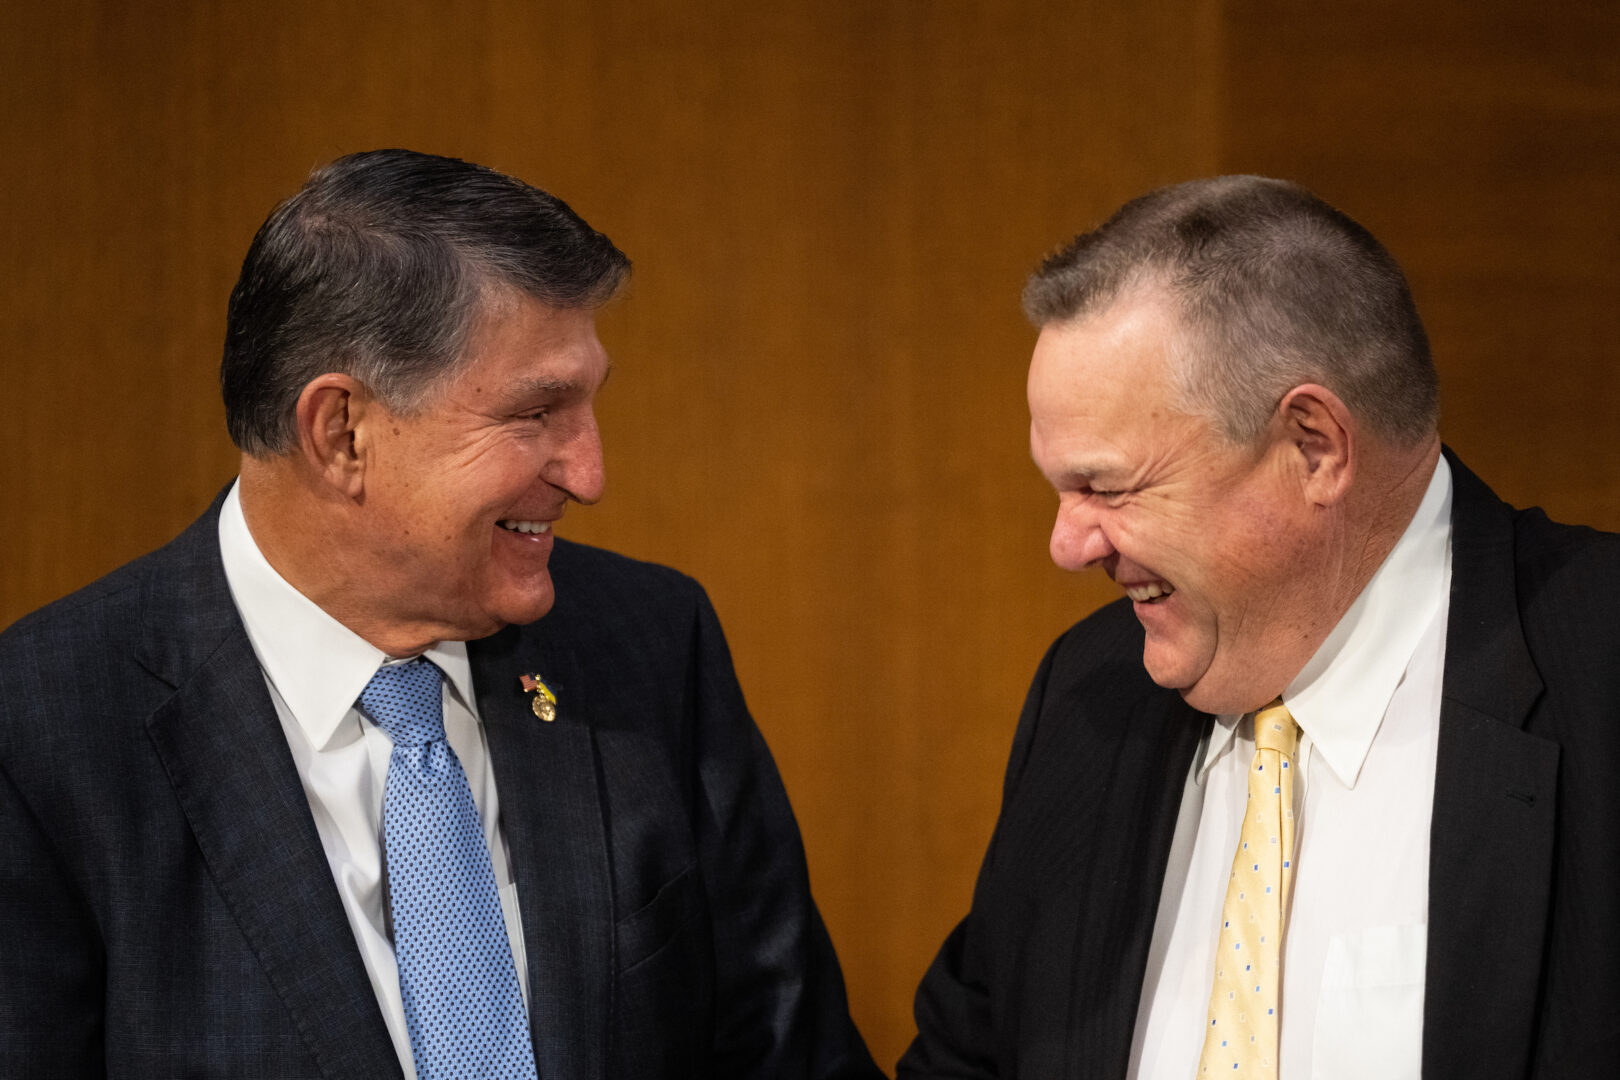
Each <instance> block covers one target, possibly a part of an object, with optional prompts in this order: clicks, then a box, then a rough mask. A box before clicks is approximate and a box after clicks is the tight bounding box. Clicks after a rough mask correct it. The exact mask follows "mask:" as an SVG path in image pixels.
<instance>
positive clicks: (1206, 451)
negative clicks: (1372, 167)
mask: <svg viewBox="0 0 1620 1080" xmlns="http://www.w3.org/2000/svg"><path fill="white" fill-rule="evenodd" d="M1024 300H1025V307H1026V310H1027V311H1028V313H1029V315H1030V317H1031V319H1032V321H1033V322H1034V323H1035V324H1036V325H1037V326H1038V327H1039V329H1040V337H1039V340H1038V341H1037V343H1036V346H1035V351H1034V356H1033V358H1032V360H1031V363H1030V371H1029V385H1028V393H1029V408H1030V446H1031V450H1032V453H1033V456H1034V458H1035V462H1036V464H1037V466H1039V468H1040V469H1041V471H1042V472H1043V473H1044V474H1045V476H1046V477H1047V479H1048V480H1049V481H1050V482H1051V483H1052V485H1053V487H1054V488H1055V489H1056V491H1057V493H1058V512H1057V520H1056V523H1055V524H1054V527H1053V530H1052V539H1051V554H1052V558H1053V560H1054V561H1055V562H1056V563H1057V564H1058V565H1059V566H1062V567H1064V568H1065V569H1070V570H1077V571H1078V570H1082V569H1085V568H1088V567H1092V566H1097V567H1101V568H1102V570H1103V571H1104V572H1105V573H1107V574H1108V576H1109V577H1110V578H1112V579H1113V580H1114V581H1116V582H1117V583H1118V584H1119V585H1121V586H1122V588H1123V589H1124V591H1125V593H1126V599H1123V600H1121V601H1120V602H1119V603H1116V604H1113V605H1110V606H1108V607H1105V608H1104V609H1102V610H1101V611H1099V612H1097V613H1096V614H1094V615H1092V616H1091V617H1090V618H1087V619H1085V620H1083V621H1082V622H1080V623H1078V624H1077V625H1076V626H1074V627H1073V628H1071V629H1070V630H1069V631H1068V632H1067V633H1065V634H1064V635H1063V636H1062V637H1061V638H1059V639H1058V641H1057V642H1056V643H1055V644H1054V645H1053V646H1052V648H1051V650H1050V651H1049V652H1048V653H1047V655H1046V658H1045V659H1044V660H1043V661H1042V663H1041V666H1040V669H1039V671H1038V672H1037V673H1036V676H1035V682H1034V685H1033V686H1032V688H1031V690H1030V694H1029V699H1028V701H1027V703H1026V705H1025V708H1024V712H1023V715H1022V717H1021V718H1020V722H1019V725H1018V731H1017V734H1016V735H1015V737H1014V741H1013V748H1012V755H1011V760H1010V763H1009V765H1008V769H1007V777H1006V784H1005V788H1004V796H1003V802H1002V808H1001V816H1000V819H999V821H998V822H997V825H996V831H995V835H994V837H993V839H992V841H991V845H990V849H989V851H988V853H987V854H986V856H985V860H984V864H983V867H982V869H981V871H980V876H979V881H978V886H977V888H976V890H975V893H974V898H973V904H972V908H971V910H970V912H969V914H968V916H967V917H966V918H965V919H964V920H963V921H962V922H961V924H960V925H959V926H958V927H957V928H956V930H955V931H954V932H953V933H952V934H951V936H950V937H949V938H948V939H947V941H946V942H945V945H944V947H943V948H942V949H941V951H940V953H939V955H938V957H937V959H936V960H935V962H934V965H933V967H932V968H931V969H930V970H929V972H928V974H927V975H926V976H925V978H924V979H923V982H922V985H921V987H920V989H919V990H918V994H917V1000H916V1016H917V1024H918V1035H917V1039H916V1041H915V1042H914V1043H913V1044H912V1046H911V1048H910V1050H909V1051H908V1052H907V1054H906V1055H905V1057H904V1058H903V1059H902V1060H901V1062H900V1076H901V1077H902V1078H921V1077H951V1078H953V1080H962V1078H969V1077H972V1078H989V1077H999V1078H1007V1077H1031V1078H1033V1077H1049V1076H1069V1077H1095V1078H1103V1077H1108V1078H1116V1077H1131V1078H1133V1080H1135V1078H1143V1080H1147V1078H1155V1080H1158V1078H1164V1080H1182V1078H1185V1077H1189V1076H1206V1075H1207V1076H1217V1075H1218V1076H1232V1077H1236V1078H1239V1080H1249V1078H1256V1077H1258V1078H1274V1077H1278V1076H1284V1077H1294V1076H1312V1077H1319V1078H1336V1077H1344V1078H1359V1077H1369V1076H1377V1077H1380V1078H1385V1080H1388V1078H1398V1077H1417V1076H1419V1075H1420V1074H1421V1075H1423V1076H1426V1077H1435V1076H1456V1077H1464V1076H1466V1077H1470V1078H1475V1077H1525V1076H1534V1077H1548V1078H1551V1077H1571V1078H1573V1077H1586V1076H1594V1075H1600V1074H1602V1073H1603V1071H1604V1070H1606V1069H1608V1068H1610V1067H1611V1066H1612V1062H1613V1060H1614V1059H1615V1057H1616V1055H1620V1041H1617V1037H1616V1034H1615V1031H1614V1028H1613V1025H1612V1023H1611V1022H1610V1019H1609V1018H1610V1017H1612V1016H1613V1015H1614V1013H1615V1012H1616V1010H1617V1009H1620V963H1617V962H1616V961H1615V960H1614V959H1613V958H1614V957H1616V956H1620V929H1617V927H1620V920H1617V919H1616V918H1615V915H1616V913H1617V912H1620V851H1617V850H1616V848H1615V844H1614V842H1613V841H1614V837H1615V836H1616V835H1620V833H1617V831H1616V830H1615V828H1614V823H1615V820H1616V817H1615V812H1614V811H1615V803H1614V801H1613V798H1612V790H1613V777H1614V776H1615V775H1616V773H1617V772H1620V725H1616V723H1615V722H1614V717H1615V716H1616V715H1617V714H1620V664H1617V663H1616V662H1615V659H1614V657H1615V656H1616V655H1617V653H1620V631H1617V630H1616V628H1615V624H1614V620H1613V617H1612V612H1613V610H1614V608H1615V606H1616V605H1617V604H1620V542H1617V538H1616V537H1615V536H1612V535H1609V534H1602V533H1595V532H1592V531H1591V530H1586V529H1578V528H1571V527H1568V526H1562V525H1555V524H1552V523H1550V522H1549V521H1547V519H1546V517H1545V516H1544V515H1542V514H1541V513H1540V512H1539V511H1536V510H1530V511H1522V512H1521V511H1516V510H1514V509H1512V508H1511V507H1508V506H1507V505H1505V504H1503V503H1502V502H1500V501H1499V500H1498V499H1496V497H1495V496H1494V495H1492V494H1491V492H1490V490H1489V489H1488V488H1486V487H1485V485H1484V484H1483V483H1482V482H1481V481H1480V480H1478V479H1477V478H1476V477H1475V476H1474V475H1473V474H1472V473H1470V472H1469V471H1468V470H1467V469H1466V468H1464V467H1463V465H1462V464H1461V462H1459V461H1458V460H1457V459H1456V458H1455V456H1453V455H1452V454H1451V453H1450V452H1449V451H1447V450H1443V449H1442V447H1441V444H1440V439H1439V434H1438V430H1437V408H1436V390H1435V387H1436V380H1435V375H1434V370H1433V366H1432V364H1431V362H1430V359H1429V350H1428V343H1427V339H1426V337H1425V334H1424V331H1423V327H1422V324H1421V322H1420V321H1419V319H1418V316H1417V313H1416V311H1415V308H1414V306H1413V304H1412V299H1411V295H1410V291H1409V289H1408V287H1407V284H1406V281H1405V278H1404V276H1403V275H1402V274H1401V271H1400V269H1399V268H1398V267H1397V266H1396V264H1395V262H1394V260H1393V259H1391V258H1390V256H1389V255H1388V253H1387V252H1385V251H1384V249H1383V247H1382V246H1381V245H1379V243H1378V242H1377V241H1376V240H1375V239H1374V238H1373V237H1372V236H1371V234H1370V233H1368V232H1367V231H1366V230H1365V229H1363V228H1362V227H1361V226H1360V225H1358V224H1356V223H1355V222H1354V221H1352V220H1351V219H1350V218H1348V217H1346V216H1345V215H1344V214H1342V213H1340V212H1339V211H1337V210H1335V209H1333V208H1332V207H1330V206H1328V205H1327V204H1326V203H1324V202H1322V201H1321V200H1319V199H1317V198H1316V197H1315V196H1313V195H1311V194H1310V193H1308V192H1306V191H1305V190H1304V189H1302V188H1300V187H1298V186H1296V185H1293V184H1288V183H1283V182H1281V181H1275V180H1267V179H1263V178H1259V177H1220V178H1216V179H1212V180H1202V181H1194V182H1192V183H1188V184H1181V185H1177V186H1175V187H1170V188H1165V189H1163V190H1160V191H1155V192H1152V193H1150V194H1148V195H1145V196H1143V197H1141V198H1139V199H1136V200H1134V201H1132V202H1131V203H1128V204H1126V206H1124V207H1123V208H1121V209H1120V210H1119V211H1118V212H1117V213H1116V214H1115V215H1114V216H1113V217H1111V218H1110V219H1109V220H1108V221H1107V222H1106V223H1104V224H1103V225H1101V226H1100V227H1098V228H1097V229H1095V230H1093V231H1091V232H1088V233H1085V234H1083V235H1081V236H1079V237H1078V238H1076V239H1075V241H1074V242H1073V243H1071V244H1070V245H1068V246H1067V247H1066V248H1064V249H1063V250H1062V251H1060V252H1058V253H1057V254H1055V255H1053V256H1052V257H1051V258H1049V259H1048V260H1046V262H1045V263H1044V264H1043V265H1042V266H1041V267H1040V269H1039V270H1037V272H1036V273H1035V275H1034V276H1033V277H1032V278H1031V280H1030V282H1029V283H1028V285H1027V287H1026V289H1025V293H1024ZM1554 807H1556V811H1555V810H1554Z"/></svg>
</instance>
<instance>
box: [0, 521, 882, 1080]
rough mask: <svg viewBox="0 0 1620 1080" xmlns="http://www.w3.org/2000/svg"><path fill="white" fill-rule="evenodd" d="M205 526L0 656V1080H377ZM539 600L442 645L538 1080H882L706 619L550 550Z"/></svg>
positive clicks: (688, 602) (650, 585)
mask: <svg viewBox="0 0 1620 1080" xmlns="http://www.w3.org/2000/svg"><path fill="white" fill-rule="evenodd" d="M218 506H219V504H218V503H217V502H216V504H215V507H214V509H213V510H211V511H210V512H209V513H208V514H206V515H205V516H204V517H203V518H202V519H201V520H200V521H198V522H197V523H196V524H195V525H193V526H192V527H191V528H190V529H189V530H188V531H187V532H186V533H184V534H183V535H182V536H180V537H179V538H178V539H176V540H175V541H174V542H173V543H171V544H169V545H168V546H167V547H165V548H163V549H161V550H159V551H157V552H154V553H153V554H151V555H148V556H146V557H145V558H143V559H141V560H138V561H137V562H135V563H132V564H130V565H129V566H126V567H124V568H123V569H121V570H119V571H116V572H115V573H113V574H112V575H110V576H108V577H107V578H105V579H103V580H101V581H99V582H97V583H95V584H93V585H91V586H89V587H87V588H86V589H84V590H82V591H80V592H78V593H75V594H74V595H72V596H70V597H68V598H66V599H64V600H62V601H59V602H57V603H56V604H53V605H51V606H50V607H48V608H45V609H43V610H41V611H39V612H36V613H35V614H33V615H31V616H29V617H27V618H25V619H23V620H22V621H20V622H18V623H17V624H16V625H15V626H13V627H12V628H10V629H9V630H8V631H7V632H6V633H5V634H4V635H3V636H0V934H3V935H4V940H3V945H0V1077H7V1078H10V1077H18V1078H21V1077H28V1078H40V1077H57V1076H62V1077H68V1076H71V1077H90V1076H102V1075H106V1076H109V1077H165V1078H167V1077H208V1078H216V1077H218V1078H223V1077H244V1078H246V1077H275V1078H292V1077H310V1078H313V1077H324V1078H327V1080H360V1078H366V1077H399V1076H400V1067H399V1063H398V1061H397V1059H396V1057H395V1054H394V1050H393V1046H392V1043H391V1042H390V1040H389V1036H388V1032H387V1029H386V1027H385V1025H384V1022H383V1019H382V1015H381V1012H380V1010H379V1008H378V1005H377V1001H376V998H375V996H374V995H373V993H372V990H371V986H370V983H369V981H368V978H367V975H366V971H365V968H364V965H363V963H362V961H361V958H360V953H359V950H358V948H357V946H356V944H355V941H354V938H353V934H352V933H351V931H350V928H349V924H348V920H347V919H346V917H345V915H344V912H343V909H342V906H341V902H340V900H339V898H338V893H337V889H336V886H335V885H334V883H333V880H332V874H331V870H330V868H329V867H328V864H327V861H326V858H325V855H324V854H323V852H322V848H321V843H320V839H319V836H318V835H317V833H316V829H315V824H314V820H313V818H312V817H311V815H310V811H309V806H308V804H307V802H306V800H305V798H304V794H303V790H302V787H301V786H300V783H299V780H298V776H297V774H296V772H295V770H294V767H293V761H292V757H291V753H290V751H289V750H288V747H287V744H286V739H285V736H284V735H283V733H282V729H281V725H280V723H279V721H278V720H277V718H276V714H275V711H274V707H273V705H272V704H271V701H270V698H269V696H268V693H267V691H266V688H265V684H264V678H263V676H262V675H261V673H260V669H259V666H258V662H257V660H256V659H255V657H254V653H253V650H252V647H251V645H250V644H249V641H248V638H247V635H246V632H245V631H244V629H243V627H242V624H241V621H240V619H239V618H238V617H237V614H236V609H235V606H234V605H233V603H232V601H231V597H230V594H229V591H228V589H227V586H226V582H225V577H224V571H223V568H222V565H221V562H220V556H219V544H218V540H217V516H218ZM552 573H553V577H554V580H555V582H556V594H557V601H556V606H555V607H554V608H553V610H552V611H551V613H550V614H548V615H547V616H546V617H545V618H544V619H542V620H541V621H540V622H538V623H535V624H533V625H531V626H526V627H508V628H507V629H506V630H504V631H502V632H500V633H498V634H496V635H494V636H493V637H490V638H487V639H485V640H482V641H477V642H473V643H470V644H469V647H468V654H469V656H470V658H471V662H472V672H473V683H474V686H475V687H476V692H477V697H478V707H479V712H480V714H481V716H482V718H483V722H484V726H485V729H486V732H487V737H488V742H489V749H490V756H491V760H492V762H493V766H494V769H495V776H496V780H497V783H498V784H499V786H500V792H501V816H502V822H503V825H504V829H505V834H506V839H507V842H508V845H509V847H510V850H511V853H512V865H513V870H514V873H515V875H516V881H517V886H518V893H519V896H520V898H521V906H522V912H523V934H524V939H525V944H526V948H527V953H528V966H529V972H528V975H529V986H530V990H531V998H532V1002H531V1008H530V1017H531V1028H532V1031H533V1035H534V1048H535V1060H536V1062H537V1064H538V1066H539V1072H540V1076H541V1077H543V1078H544V1077H555V1078H558V1080H583V1078H593V1077H629V1078H636V1080H643V1078H660V1077H672V1078H673V1077H732V1076H735V1077H761V1078H767V1077H768V1078H777V1077H844V1076H851V1077H853V1076H877V1075H881V1074H879V1073H878V1072H877V1071H876V1069H875V1067H874V1066H873V1065H872V1063H871V1059H870V1057H869V1056H868V1055H867V1053H866V1049H865V1046H864V1045H863V1043H862V1042H861V1038H860V1036H859V1034H858V1033H857V1032H856V1030H855V1028H854V1026H853V1024H852V1023H851V1022H850V1020H849V1016H848V1011H847V1007H846V1003H845V999H844V988H843V981H842V977H841V975H840V973H839V968H838V962H837V959H836V957H835V956H834V953H833V949H832V944H831V942H830V941H829V940H828V937H827V933H826V931H825V929H824V928H823V926H822V923H821V919H820V917H819V915H818V914H817V912H816V908H815V905H814V904H813V902H812V901H811V898H810V889H809V883H808V880H807V876H806V871H805V862H804V853H803V849H802V847H801V844H800V839H799V833H798V828H797V826H796V824H795V823H794V820H793V815H792V811H791V810H790V809H789V807H788V801H787V797H786V795H785V793H784V792H783V789H782V784H781V781H780V779H779V778H778V776H777V773H776V769H775V766H774V765H773V763H772V761H771V757H770V753H769V751H768V750H767V749H766V747H765V744H764V742H763V740H762V739H761V737H760V734H759V732H758V730H757V729H756V728H755V726H754V723H753V721H752V720H751V718H750V717H749V715H748V712H747V709H746V707H745V705H744V703H743V698H742V694H741V692H740V690H739V689H738V686H737V682H736V679H735V677H734V675H733V673H732V667H731V660H730V656H729V654H728V652H727V649H726V644H725V640H724V638H723V637H722V635H721V632H720V627H719V624H718V622H717V621H716V619H715V616H714V612H713V610H712V609H711V608H710V606H709V603H708V600H707V598H706V597H705V596H704V594H703V591H702V590H701V589H700V588H699V587H698V586H697V584H696V583H695V582H692V581H691V580H689V579H687V578H685V577H683V576H681V575H679V574H677V573H675V572H673V571H670V570H666V569H663V568H661V567H655V566H650V565H646V564H642V563H636V562H633V561H631V560H629V559H624V558H621V557H619V556H615V555H611V554H609V553H607V552H603V551H598V550H594V549H591V548H585V547H580V546H577V545H572V544H568V543H566V542H563V541H558V542H557V545H556V549H555V551H554V553H553V557H552ZM527 671H540V672H542V673H543V674H544V676H545V677H546V679H547V680H548V681H550V682H551V683H552V684H553V685H554V686H555V688H556V690H557V692H558V697H559V699H560V706H559V712H558V716H557V719H556V720H555V721H554V722H552V723H542V722H541V721H540V720H539V719H537V718H536V717H535V716H534V715H533V713H532V712H531V711H530V707H529V698H528V695H527V694H525V693H524V692H523V691H522V689H521V688H520V685H519V682H518V676H519V675H520V674H522V673H523V672H527Z"/></svg>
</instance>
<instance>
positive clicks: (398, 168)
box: [219, 150, 630, 454]
mask: <svg viewBox="0 0 1620 1080" xmlns="http://www.w3.org/2000/svg"><path fill="white" fill-rule="evenodd" d="M629 269H630V261H629V260H628V259H627V258H625V256H624V254H623V252H621V251H619V249H618V248H616V247H614V246H613V243H612V241H610V240H609V239H608V238H607V237H606V236H603V235H602V234H601V233H599V232H597V231H596V230H595V229H592V228H591V227H590V226H589V225H587V224H586V223H585V222H584V220H582V219H581V218H580V217H579V215H578V214H576V213H574V211H573V210H571V209H569V207H568V205H567V204H566V203H564V202H563V201H562V200H561V199H558V198H556V197H555V196H552V195H548V194H547V193H546V192H544V191H541V190H539V189H538V188H533V187H530V186H529V185H528V184H525V183H523V182H522V181H521V180H516V179H514V178H512V177H510V176H506V175H504V174H502V173H498V172H496V171H494V170H493V169H488V168H485V167H484V166H482V165H474V164H471V163H469V162H465V161H459V160H457V159H455V158H447V157H437V156H434V155H430V154H420V153H416V152H414V151H410V150H374V151H369V152H366V153H360V154H350V155H348V156H347V157H342V158H339V159H337V160H336V161H334V162H332V163H331V164H329V165H326V166H324V167H322V168H319V169H317V170H315V172H314V173H312V174H311V175H310V178H309V180H308V182H306V183H305V184H304V186H303V188H302V189H301V190H299V191H298V193H297V194H295V195H293V196H292V197H291V198H289V199H287V200H285V201H284V202H282V203H281V204H280V205H279V206H277V207H276V208H275V209H274V210H273V211H271V213H270V216H269V217H268V218H267V219H266V220H265V222H264V224H263V225H262V226H260V228H259V231H258V234H257V235H255V236H254V238H253V243H252V245H251V246H250V247H249V248H248V253H247V258H246V259H245V260H244V261H243V263H242V274H241V277H240V278H238V280H237V282H236V287H235V288H234V289H233V290H232V291H231V299H230V306H229V309H228V313H227V316H226V328H225V353H224V359H223V360H222V361H221V363H220V369H219V381H220V388H221V391H222V393H223V395H224V398H225V423H226V427H227V428H228V429H229V430H230V435H231V440H232V441H233V442H235V443H236V445H237V446H238V447H239V448H241V449H242V450H243V451H245V452H247V453H250V454H278V453H286V452H288V451H290V450H292V449H293V448H294V447H295V446H296V445H297V438H298V437H297V427H296V416H295V412H296V406H297V402H298V396H299V394H300V393H301V392H302V391H303V388H304V386H305V385H306V384H308V382H309V381H310V380H311V379H313V378H315V377H316V376H318V375H321V374H323V373H325V372H330V371H337V372H342V373H344V374H348V375H352V376H353V377H354V378H356V379H358V380H359V381H361V382H362V383H364V384H366V386H367V387H368V388H369V389H370V390H371V391H372V392H373V393H375V394H377V395H378V396H379V397H380V398H381V399H382V400H383V402H384V403H385V404H387V405H388V407H389V408H391V409H394V410H396V411H399V412H405V413H409V412H411V411H414V410H415V409H417V408H418V407H419V406H420V405H421V403H422V402H423V400H424V399H425V397H426V396H427V394H428V392H429V391H430V390H432V389H433V388H434V387H435V386H436V385H437V384H438V383H439V380H441V379H445V378H447V377H450V376H453V375H454V374H455V373H456V372H457V371H458V370H460V367H461V365H462V364H463V363H464V362H465V361H466V360H467V359H468V357H467V356H466V355H464V354H465V352H466V346H467V343H468V340H469V338H470V336H471V333H472V331H473V328H474V326H475V325H476V323H477V320H478V316H479V313H480V311H481V310H482V309H483V307H484V305H485V304H486V303H487V302H488V301H489V300H490V298H492V297H493V296H494V295H495V294H496V293H497V292H498V291H499V290H500V289H502V288H505V289H510V290H516V291H517V292H518V293H520V294H523V295H527V296H529V297H532V298H534V299H536V300H539V301H541V302H542V303H545V304H548V305H551V306H553V307H558V308H565V309H568V308H591V307H596V306H598V305H600V304H603V303H605V302H606V301H607V300H608V299H609V298H610V297H611V296H612V295H613V293H614V292H615V291H617V289H618V287H619V285H620V284H621V283H622V282H623V280H624V278H625V276H626V275H627V274H628V273H629Z"/></svg>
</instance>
